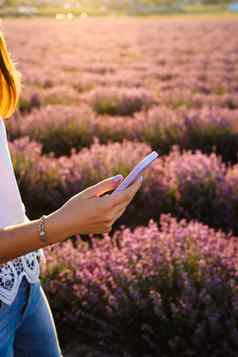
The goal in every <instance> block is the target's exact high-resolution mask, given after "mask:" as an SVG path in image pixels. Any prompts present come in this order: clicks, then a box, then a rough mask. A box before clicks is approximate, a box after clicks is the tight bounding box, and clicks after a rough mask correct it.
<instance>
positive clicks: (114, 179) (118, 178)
mask: <svg viewBox="0 0 238 357" xmlns="http://www.w3.org/2000/svg"><path fill="white" fill-rule="evenodd" d="M122 178H123V176H122V175H116V176H113V177H112V179H113V181H120V180H121V179H122Z"/></svg>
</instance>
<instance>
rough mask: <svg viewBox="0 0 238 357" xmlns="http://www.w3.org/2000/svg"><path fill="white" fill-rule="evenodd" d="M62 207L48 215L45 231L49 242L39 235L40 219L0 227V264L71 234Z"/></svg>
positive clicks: (61, 239)
mask: <svg viewBox="0 0 238 357" xmlns="http://www.w3.org/2000/svg"><path fill="white" fill-rule="evenodd" d="M62 215H63V212H62V210H61V209H58V210H56V211H54V212H53V213H51V214H49V215H48V216H46V222H45V231H46V239H47V241H48V244H46V243H44V242H42V241H41V240H40V236H39V224H40V219H35V220H33V221H26V222H24V223H19V224H16V225H11V226H7V227H4V228H1V229H0V264H4V263H6V262H8V261H9V260H11V259H14V258H16V257H18V256H21V255H24V254H26V253H29V252H31V251H33V250H37V249H40V248H43V247H46V246H48V245H51V244H54V243H56V242H59V241H63V240H65V239H66V238H67V237H68V236H69V232H68V231H67V228H66V227H67V226H66V225H65V224H63V223H64V219H63V216H62Z"/></svg>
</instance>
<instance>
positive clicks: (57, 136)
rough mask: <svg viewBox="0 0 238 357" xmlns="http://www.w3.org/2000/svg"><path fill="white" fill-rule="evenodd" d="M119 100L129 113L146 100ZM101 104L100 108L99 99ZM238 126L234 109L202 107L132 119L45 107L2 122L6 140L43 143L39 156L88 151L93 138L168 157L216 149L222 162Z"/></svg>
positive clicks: (233, 156)
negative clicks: (175, 149)
mask: <svg viewBox="0 0 238 357" xmlns="http://www.w3.org/2000/svg"><path fill="white" fill-rule="evenodd" d="M101 94H102V93H101ZM140 94H141V92H140ZM102 97H103V95H102ZM129 97H130V98H131V100H129ZM123 100H124V102H123V104H122V105H121V111H123V110H129V109H128V108H129V107H130V108H132V107H136V106H141V107H142V108H144V107H145V106H146V100H145V99H144V97H143V98H142V97H141V96H140V95H139V93H134V97H133V96H132V94H128V97H126V96H125V98H124V99H123ZM148 101H149V100H148ZM111 102H113V98H111ZM100 103H101V104H102V103H104V104H105V101H104V99H101V101H100ZM108 103H109V101H108ZM108 105H109V104H108ZM119 106H120V105H119ZM237 107H238V96H237ZM126 108H127V109H126ZM237 122H238V109H236V110H230V109H227V108H215V107H203V108H202V109H190V110H188V109H186V108H180V109H177V110H171V109H169V108H167V107H164V106H160V105H153V106H152V107H151V108H150V109H148V110H143V111H140V112H136V113H134V115H132V116H126V117H125V116H123V115H120V116H119V115H117V116H116V117H113V116H112V115H111V116H109V115H99V114H96V113H95V112H94V111H93V110H92V109H91V108H90V107H89V106H88V105H86V104H84V105H82V106H79V107H77V106H74V107H72V106H69V107H67V106H63V105H54V106H53V105H49V106H46V107H43V108H41V109H34V110H33V111H32V112H31V113H30V114H28V115H25V116H22V115H19V113H18V114H15V116H14V117H13V118H11V120H9V121H7V126H8V132H9V139H10V140H13V139H16V138H19V137H22V136H27V135H28V136H29V137H30V138H31V139H32V140H35V141H37V142H40V143H42V145H43V148H42V150H43V153H49V152H51V151H53V152H54V153H55V155H56V156H61V155H69V154H70V150H71V148H72V147H74V148H75V149H76V150H80V149H82V148H83V147H85V146H87V147H89V146H90V145H91V144H92V143H93V139H94V137H95V136H96V137H97V138H98V139H99V141H100V142H101V143H104V144H105V143H107V142H109V141H111V142H121V141H122V140H123V139H127V140H131V141H140V142H144V143H148V144H149V145H150V146H151V147H152V148H153V149H155V150H158V151H159V152H160V153H161V154H167V153H168V152H169V151H170V149H171V147H172V145H175V144H176V145H179V146H180V147H181V148H184V149H191V150H194V149H199V150H201V151H203V152H204V153H211V152H212V151H213V150H216V153H217V154H219V155H221V156H222V158H223V160H224V161H226V162H227V161H231V162H236V161H237V152H238V124H237Z"/></svg>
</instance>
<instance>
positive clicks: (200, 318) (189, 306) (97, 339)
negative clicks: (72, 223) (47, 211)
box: [42, 215, 238, 357]
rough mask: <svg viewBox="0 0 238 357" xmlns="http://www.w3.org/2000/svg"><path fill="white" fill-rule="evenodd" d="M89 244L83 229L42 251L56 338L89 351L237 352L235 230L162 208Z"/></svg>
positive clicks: (100, 354) (174, 355)
mask: <svg viewBox="0 0 238 357" xmlns="http://www.w3.org/2000/svg"><path fill="white" fill-rule="evenodd" d="M92 248H93V249H89V247H88V245H87V244H86V243H85V242H82V240H80V237H79V239H78V240H77V241H76V242H75V244H74V245H73V244H72V241H70V240H68V241H67V242H64V243H63V244H62V245H61V246H59V245H56V246H55V247H48V248H47V249H46V250H45V253H46V256H47V262H48V264H47V270H45V272H44V274H43V275H42V279H43V283H44V287H45V289H46V292H47V296H48V298H49V300H50V303H51V306H52V307H53V309H54V316H55V319H56V322H57V325H58V327H59V334H60V339H61V341H62V344H66V345H67V342H68V341H70V342H72V341H74V343H75V345H78V346H81V348H80V349H79V351H80V352H79V351H78V355H79V353H80V356H87V357H89V356H92V357H121V356H127V357H137V356H141V357H149V356H150V357H157V356H165V357H178V356H199V355H200V356H203V357H210V356H214V357H215V356H217V357H223V356H226V357H235V356H237V349H238V325H237V321H238V290H237V282H238V275H237V268H238V266H237V264H238V240H237V238H236V237H233V236H231V235H229V236H226V235H225V234H223V233H221V232H216V231H214V230H212V229H209V228H208V227H207V226H205V225H202V224H199V223H195V222H190V223H188V222H186V221H185V220H182V221H180V222H177V221H176V220H175V219H174V218H172V217H171V216H169V215H162V216H161V220H160V225H159V226H157V224H156V223H155V222H153V220H151V221H150V222H149V225H148V227H137V228H136V229H135V230H130V229H124V230H122V231H117V232H115V233H114V234H113V236H112V237H110V236H109V235H107V234H105V235H104V239H102V240H99V239H93V240H92ZM56 295H57V299H56Z"/></svg>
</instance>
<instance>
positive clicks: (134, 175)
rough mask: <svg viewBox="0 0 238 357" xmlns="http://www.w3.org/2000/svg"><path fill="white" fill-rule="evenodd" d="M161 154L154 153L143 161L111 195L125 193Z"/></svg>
mask: <svg viewBox="0 0 238 357" xmlns="http://www.w3.org/2000/svg"><path fill="white" fill-rule="evenodd" d="M158 156H159V154H158V153H157V152H156V151H152V152H151V153H150V154H149V155H147V156H146V157H145V158H144V159H142V160H141V161H140V162H139V163H138V164H137V165H136V166H135V167H134V168H133V170H132V171H131V172H130V173H129V175H128V176H126V177H125V178H124V180H123V181H122V182H121V183H120V185H118V186H117V188H116V189H115V190H114V191H113V192H112V193H111V195H113V194H115V193H117V192H122V191H124V190H125V189H126V188H127V187H128V186H130V184H131V183H132V182H133V181H135V180H136V179H137V177H138V176H139V175H140V174H141V173H142V172H143V171H144V170H145V169H146V168H147V167H148V166H149V165H150V164H151V163H152V162H153V161H154V160H155V159H157V157H158Z"/></svg>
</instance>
